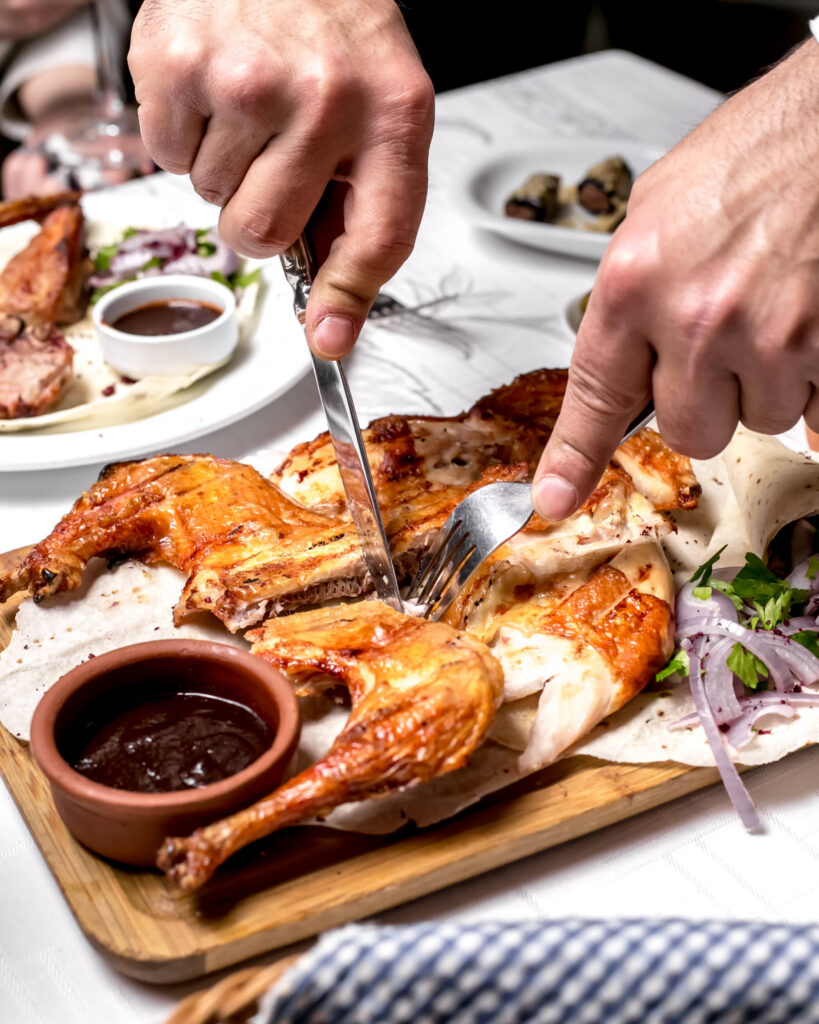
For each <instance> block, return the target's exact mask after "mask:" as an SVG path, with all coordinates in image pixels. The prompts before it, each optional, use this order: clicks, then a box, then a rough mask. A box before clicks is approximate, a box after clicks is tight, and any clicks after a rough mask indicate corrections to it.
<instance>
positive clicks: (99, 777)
mask: <svg viewBox="0 0 819 1024" xmlns="http://www.w3.org/2000/svg"><path fill="white" fill-rule="evenodd" d="M273 736H274V734H273V729H272V728H271V727H270V726H269V725H268V723H267V722H265V721H264V719H262V718H261V717H260V716H259V715H258V714H257V713H256V712H255V711H253V710H252V709H251V708H249V707H247V706H246V705H244V704H239V703H237V702H236V701H233V700H228V699H226V698H224V697H218V696H215V695H214V694H205V693H191V692H183V691H178V692H175V693H174V692H172V693H163V694H157V695H155V696H153V697H150V698H149V699H146V700H144V701H142V702H141V703H138V704H130V705H128V706H125V707H123V706H122V705H120V706H119V707H118V708H117V707H112V708H108V709H107V714H106V715H105V717H104V719H103V720H102V721H100V720H99V719H96V720H90V721H89V722H87V723H86V725H85V728H84V729H83V735H81V736H79V737H77V738H76V740H75V747H74V750H75V753H74V755H73V756H72V757H69V758H68V760H69V763H70V764H71V766H72V768H74V769H76V771H78V772H82V774H83V775H85V776H87V777H88V778H89V779H93V780H94V781H95V782H100V783H102V784H103V785H105V786H113V787H114V788H115V789H127V790H131V791H132V792H136V793H169V792H173V791H174V790H180V789H194V788H197V787H199V786H207V785H209V784H210V783H212V782H219V781H220V780H221V779H226V778H228V777H229V776H230V775H235V774H236V772H240V771H242V769H243V768H247V766H248V765H250V764H252V763H253V762H254V761H255V760H256V759H257V758H258V757H260V756H261V755H262V754H263V753H264V752H265V751H266V750H267V749H268V748H269V747H270V745H271V744H272V742H273Z"/></svg>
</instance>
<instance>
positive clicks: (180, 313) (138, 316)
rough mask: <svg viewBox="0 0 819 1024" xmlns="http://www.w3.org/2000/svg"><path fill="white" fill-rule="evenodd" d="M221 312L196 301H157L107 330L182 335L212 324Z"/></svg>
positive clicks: (131, 313)
mask: <svg viewBox="0 0 819 1024" xmlns="http://www.w3.org/2000/svg"><path fill="white" fill-rule="evenodd" d="M223 312H224V310H222V309H220V308H219V307H218V306H215V305H214V304H213V303H211V302H204V301H201V300H199V299H183V298H173V299H158V300H157V301H155V302H146V303H145V304H144V305H143V306H137V307H136V308H135V309H130V310H128V312H127V313H122V314H121V315H120V316H118V317H117V318H116V319H115V320H113V321H112V322H111V323H110V325H109V326H111V327H113V328H114V330H117V331H123V332H124V333H125V334H141V335H144V336H146V337H155V336H157V335H164V334H182V333H184V332H185V331H195V330H196V329H197V328H198V327H204V326H205V324H209V323H213V321H214V320H216V319H217V318H218V317H220V316H221V315H222V313H223Z"/></svg>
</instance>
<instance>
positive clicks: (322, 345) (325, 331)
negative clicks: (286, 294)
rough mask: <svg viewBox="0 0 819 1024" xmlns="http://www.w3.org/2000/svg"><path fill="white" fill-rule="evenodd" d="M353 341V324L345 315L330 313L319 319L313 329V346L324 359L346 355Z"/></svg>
mask: <svg viewBox="0 0 819 1024" xmlns="http://www.w3.org/2000/svg"><path fill="white" fill-rule="evenodd" d="M354 341H355V324H354V323H353V321H352V320H351V319H350V318H349V317H346V316H336V315H334V314H331V315H330V316H326V317H325V318H324V319H323V320H319V322H318V323H317V324H316V327H315V329H314V331H313V347H314V348H315V349H316V351H317V352H318V354H319V355H320V356H322V357H323V358H324V359H338V358H340V357H341V356H343V355H346V354H347V353H348V352H349V351H350V349H351V348H352V347H353V342H354Z"/></svg>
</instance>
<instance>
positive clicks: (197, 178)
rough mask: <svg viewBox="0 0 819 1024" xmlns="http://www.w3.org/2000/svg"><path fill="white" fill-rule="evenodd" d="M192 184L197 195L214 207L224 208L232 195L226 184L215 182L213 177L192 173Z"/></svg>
mask: <svg viewBox="0 0 819 1024" xmlns="http://www.w3.org/2000/svg"><path fill="white" fill-rule="evenodd" d="M191 184H192V185H193V188H194V191H195V192H196V194H197V195H198V196H200V197H201V198H202V199H204V200H205V202H206V203H211V204H212V205H213V206H224V204H225V203H226V202H227V200H228V199H229V198H230V195H231V193H230V192H229V190H228V189H227V188H226V187H225V185H224V182H219V181H216V180H214V178H213V177H212V176H211V175H207V176H205V175H202V174H197V173H195V172H194V171H191Z"/></svg>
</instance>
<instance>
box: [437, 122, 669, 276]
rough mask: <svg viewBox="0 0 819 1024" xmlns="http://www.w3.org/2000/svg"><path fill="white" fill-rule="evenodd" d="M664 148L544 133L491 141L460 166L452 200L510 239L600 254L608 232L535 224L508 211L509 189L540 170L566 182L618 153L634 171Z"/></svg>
mask: <svg viewBox="0 0 819 1024" xmlns="http://www.w3.org/2000/svg"><path fill="white" fill-rule="evenodd" d="M663 153H664V149H663V148H662V147H659V146H650V145H646V144H644V143H639V142H629V141H626V140H623V139H602V138H585V137H583V138H572V139H548V140H544V141H543V142H538V143H532V142H530V143H527V144H525V145H523V144H521V143H520V142H519V140H518V141H517V142H495V143H493V144H492V146H491V147H489V148H487V149H484V150H482V151H481V153H480V154H479V155H478V156H477V157H476V158H475V160H473V161H472V162H471V163H470V164H469V165H468V166H467V167H464V168H463V169H462V170H461V173H460V174H459V175H458V177H457V178H456V180H455V182H454V184H453V192H452V198H453V203H454V204H455V206H456V207H457V208H458V209H459V210H460V211H461V212H462V213H463V214H464V215H465V216H466V217H467V218H468V219H469V220H470V221H471V222H472V223H473V224H474V225H475V226H476V227H479V228H483V229H485V230H487V231H493V232H495V233H496V234H498V235H502V236H503V237H504V238H508V239H510V240H511V241H513V242H520V243H522V244H524V245H530V246H533V247H535V248H537V249H547V250H551V251H553V252H561V253H565V254H567V255H570V256H581V257H585V258H588V259H595V260H599V259H600V258H601V256H602V255H603V253H604V252H605V249H606V246H607V245H608V243H609V240H610V239H611V235H610V234H609V233H608V232H607V233H604V234H601V233H598V232H595V231H582V230H580V229H577V228H566V227H558V226H557V225H556V224H539V223H537V222H535V221H527V220H518V219H516V218H515V217H507V216H506V215H505V214H504V212H503V208H504V204H505V202H506V200H507V198H508V197H509V195H510V194H511V193H512V192H514V191H515V189H517V188H520V186H521V185H522V184H523V183H524V181H526V179H527V178H528V177H529V176H530V175H531V174H535V173H537V172H539V171H542V172H544V173H546V174H559V175H560V177H561V180H562V182H563V184H564V185H569V184H572V183H574V182H578V181H580V180H582V178H583V175H584V174H585V173H586V171H587V170H588V169H589V167H593V166H594V164H596V163H599V162H600V161H601V160H605V159H606V158H607V157H609V156H615V155H619V156H622V157H623V159H624V160H625V161H626V163H627V164H628V165H629V167H630V168H631V170H632V173H633V174H634V176H635V177H636V176H637V175H638V174H640V173H641V172H642V171H644V170H645V169H646V168H647V167H649V166H650V165H651V164H653V163H654V161H655V160H658V159H659V158H660V157H661V156H662V155H663Z"/></svg>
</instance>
